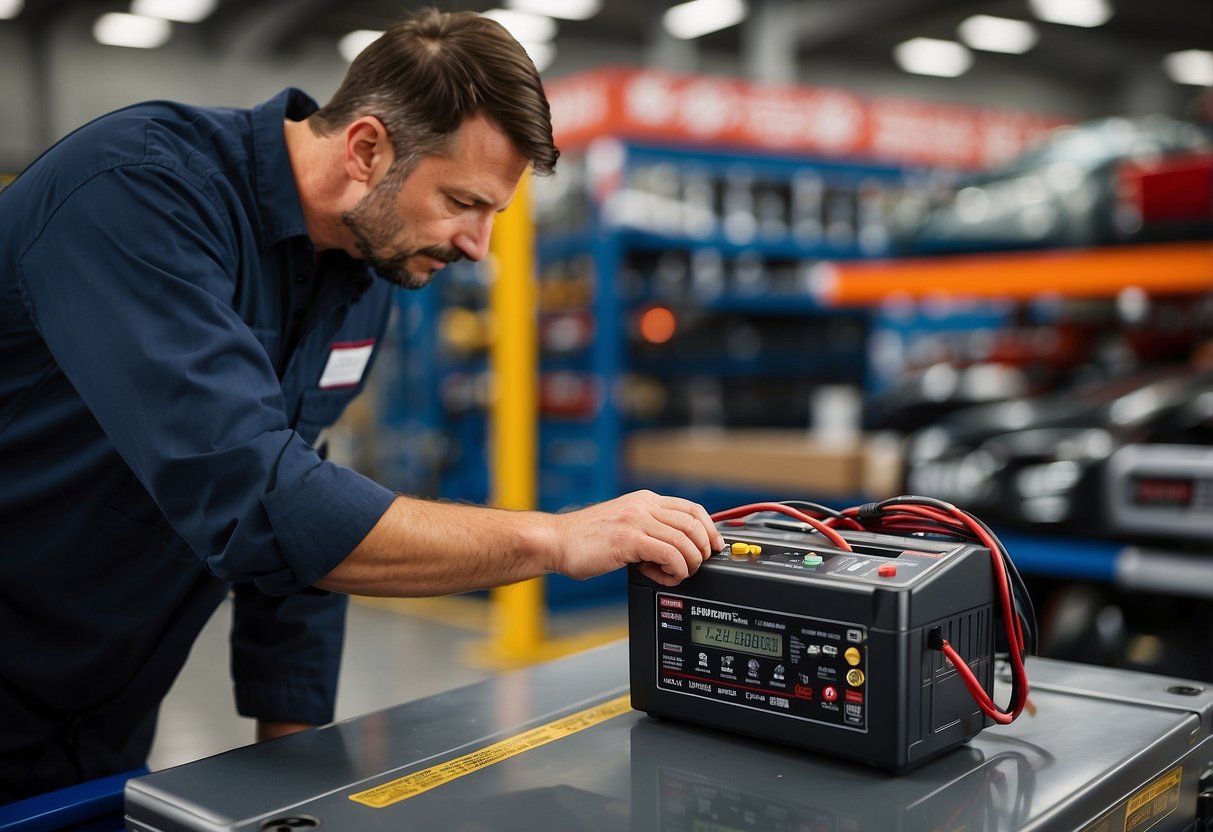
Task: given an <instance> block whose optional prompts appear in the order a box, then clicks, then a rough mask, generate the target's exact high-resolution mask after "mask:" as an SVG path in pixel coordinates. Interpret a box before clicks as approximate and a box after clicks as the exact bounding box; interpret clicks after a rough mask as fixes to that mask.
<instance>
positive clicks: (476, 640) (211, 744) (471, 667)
mask: <svg viewBox="0 0 1213 832" xmlns="http://www.w3.org/2000/svg"><path fill="white" fill-rule="evenodd" d="M230 616H231V611H230V608H229V605H228V604H226V603H225V604H223V605H222V606H221V607H220V608H219V609H218V610H217V611H216V613H215V615H214V616H213V617H212V618H211V621H210V622H209V623H208V624H207V626H206V628H205V629H204V631H203V632H202V635H201V636H200V637H199V639H198V641H197V642H196V643H195V645H194V649H193V651H192V652H191V654H190V658H189V661H188V662H187V663H186V666H185V668H184V670H183V671H182V673H181V675H180V676H179V677H178V679H177V682H176V684H175V685H174V686H173V689H172V690H171V691H170V693H169V695H168V697H167V698H166V699H165V701H164V703H163V706H162V708H161V711H160V721H159V726H158V729H157V733H156V739H155V742H154V743H153V746H152V752H151V755H150V758H149V761H148V765H149V767H150V768H151V769H152V770H153V771H155V770H159V769H163V768H168V767H170V766H175V765H179V764H181V763H186V762H190V761H192V760H197V759H200V758H202V757H208V756H211V755H213V754H218V753H220V752H222V751H227V750H229V749H232V748H237V747H239V746H242V745H248V744H249V743H251V742H253V741H254V722H253V720H251V719H245V718H243V717H240V716H237V714H236V709H235V705H234V703H233V699H232V687H231V680H230V676H229V674H228V646H227V633H228V626H229V621H230ZM487 619H488V602H487V601H484V600H480V599H475V598H467V597H463V598H448V599H416V600H410V601H377V600H372V599H357V598H355V599H353V600H352V601H351V603H350V610H349V616H348V621H347V626H346V645H345V655H344V659H343V662H342V667H341V677H340V682H339V688H338V695H337V711H336V719H337V720H339V721H340V720H344V719H349V718H351V717H355V716H360V715H362V714H365V713H369V712H371V711H376V710H381V709H383V708H388V707H391V706H393V705H398V704H400V703H401V702H407V701H410V700H413V699H419V698H422V697H425V696H429V695H431V694H434V693H440V692H442V691H445V690H451V689H453V688H456V687H461V686H463V685H468V684H472V683H474V682H478V681H481V680H484V679H487V678H489V677H490V676H492V675H493V674H494V673H497V672H500V671H499V670H495V669H492V668H490V667H488V666H485V665H484V664H479V665H478V664H477V663H476V662H475V661H474V658H473V656H474V655H475V654H477V653H478V652H481V651H480V648H483V646H484V645H485V644H486V643H487V640H488V635H487V632H486V630H487V625H486V621H487ZM548 633H549V635H550V636H551V637H552V638H559V639H566V640H573V639H575V640H576V641H577V642H578V643H583V645H582V646H590V645H591V644H594V643H601V642H602V641H604V640H610V639H611V638H615V637H621V636H622V635H624V634H625V633H626V609H625V607H623V606H622V605H606V606H601V607H594V608H591V609H587V610H581V611H578V612H574V613H558V614H555V615H550V616H549V617H548Z"/></svg>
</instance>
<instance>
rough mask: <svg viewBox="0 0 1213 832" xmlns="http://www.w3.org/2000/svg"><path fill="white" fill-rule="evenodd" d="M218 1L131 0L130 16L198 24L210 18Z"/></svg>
mask: <svg viewBox="0 0 1213 832" xmlns="http://www.w3.org/2000/svg"><path fill="white" fill-rule="evenodd" d="M217 5H219V3H218V0H132V2H131V14H138V15H142V16H143V17H159V18H161V19H163V20H175V21H177V22H178V23H198V22H199V21H201V20H206V18H208V17H210V14H211V12H213V11H214V10H215V7H216V6H217Z"/></svg>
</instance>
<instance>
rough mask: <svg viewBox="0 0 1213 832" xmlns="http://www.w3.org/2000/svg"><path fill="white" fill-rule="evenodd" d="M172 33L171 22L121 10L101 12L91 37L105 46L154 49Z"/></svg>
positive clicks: (161, 44) (163, 42)
mask: <svg viewBox="0 0 1213 832" xmlns="http://www.w3.org/2000/svg"><path fill="white" fill-rule="evenodd" d="M172 34H173V24H171V23H169V22H168V21H167V20H162V19H161V18H158V17H140V16H139V15H137V14H123V13H122V12H110V13H108V14H103V15H101V17H99V18H97V22H96V23H94V24H93V37H94V38H95V39H96V40H97V43H104V44H105V45H106V46H129V47H131V48H133V49H155V48H156V47H157V46H163V45H164V44H165V43H166V42H167V41H168V39H169V37H170V36H171V35H172Z"/></svg>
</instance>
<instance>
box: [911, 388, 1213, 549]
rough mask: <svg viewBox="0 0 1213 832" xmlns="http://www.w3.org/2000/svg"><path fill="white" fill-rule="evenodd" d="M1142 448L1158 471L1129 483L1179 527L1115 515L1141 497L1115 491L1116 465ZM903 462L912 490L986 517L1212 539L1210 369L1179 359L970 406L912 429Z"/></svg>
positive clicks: (1076, 529)
mask: <svg viewBox="0 0 1213 832" xmlns="http://www.w3.org/2000/svg"><path fill="white" fill-rule="evenodd" d="M1155 446H1157V447H1155ZM1141 447H1152V448H1154V451H1153V452H1147V453H1146V454H1144V455H1143V454H1140V453H1136V456H1138V457H1143V458H1145V459H1148V460H1150V461H1151V464H1153V465H1154V466H1155V467H1154V468H1151V469H1149V470H1148V471H1146V474H1143V475H1141V476H1138V478H1137V480H1134V479H1133V477H1132V476H1130V477H1128V478H1127V479H1126V480H1125V483H1124V488H1137V489H1141V488H1146V489H1150V488H1152V489H1154V491H1153V492H1151V491H1145V492H1142V493H1143V494H1144V495H1145V496H1146V497H1150V496H1151V495H1153V496H1154V497H1156V498H1157V499H1156V500H1155V505H1154V506H1153V507H1155V508H1159V509H1161V510H1163V512H1164V514H1163V517H1164V518H1165V517H1166V516H1167V515H1166V514H1165V512H1167V511H1170V512H1171V513H1172V514H1171V516H1173V517H1174V518H1175V519H1176V521H1177V522H1174V523H1169V524H1168V523H1166V522H1153V523H1147V524H1146V525H1145V526H1138V527H1134V526H1132V525H1130V526H1129V527H1128V528H1126V526H1125V524H1124V523H1123V522H1122V521H1123V518H1119V519H1118V518H1116V517H1113V516H1112V515H1113V513H1114V511H1116V510H1118V508H1117V507H1118V506H1120V507H1123V504H1124V503H1125V500H1126V499H1136V498H1135V497H1130V498H1126V497H1125V495H1124V493H1123V492H1122V491H1119V490H1115V489H1114V488H1110V487H1109V479H1108V478H1109V477H1110V476H1114V475H1115V476H1122V477H1123V476H1124V471H1123V470H1121V469H1123V468H1124V466H1123V465H1121V464H1114V465H1110V464H1109V463H1110V462H1111V461H1113V460H1117V461H1118V463H1119V461H1120V460H1122V459H1123V458H1124V457H1125V456H1126V453H1127V454H1129V455H1133V454H1134V453H1135V452H1134V451H1128V452H1126V451H1125V449H1128V448H1134V449H1140V448H1141ZM1118 454H1119V456H1118ZM905 459H906V471H905V483H904V486H905V489H906V491H907V492H909V493H913V494H923V495H928V496H932V497H938V498H940V499H943V500H947V501H948V502H951V503H955V504H956V505H959V506H962V507H963V508H965V509H968V510H969V511H972V512H973V513H974V514H976V515H977V516H979V517H982V518H983V519H986V520H988V521H989V522H991V523H995V524H1004V525H1011V526H1021V527H1032V528H1036V529H1049V530H1057V531H1065V532H1073V533H1076V534H1081V535H1083V536H1087V537H1104V536H1113V537H1125V536H1132V535H1134V534H1135V533H1136V532H1138V531H1140V532H1149V533H1150V534H1151V535H1157V534H1162V535H1169V534H1171V533H1173V536H1175V537H1182V538H1188V539H1213V511H1211V510H1210V509H1211V508H1213V506H1210V505H1205V504H1204V503H1202V502H1201V500H1204V501H1206V502H1207V501H1209V500H1210V499H1213V491H1211V489H1213V370H1211V369H1204V370H1193V369H1190V368H1188V367H1186V366H1172V367H1166V368H1162V369H1156V370H1151V371H1148V372H1144V373H1141V374H1138V375H1134V376H1131V377H1125V378H1122V379H1118V380H1116V381H1112V382H1108V383H1104V384H1099V385H1094V386H1091V387H1086V388H1080V389H1075V390H1070V391H1065V392H1060V393H1054V394H1050V395H1046V396H1040V397H1035V398H1025V399H1020V400H1015V401H1007V402H1002V403H999V404H995V405H988V406H981V407H975V408H970V409H967V410H963V411H960V412H957V413H954V414H952V415H951V416H949V417H947V418H945V419H943V420H941V421H940V422H939V423H938V424H937V425H935V426H932V427H929V428H925V429H923V430H920V431H917V432H915V433H913V434H911V435H910V436H909V438H908V439H907V444H906V455H905ZM1169 460H1182V461H1183V462H1182V464H1179V465H1178V466H1176V465H1175V464H1173V463H1169V462H1168V461H1169ZM1202 460H1203V461H1202ZM1168 465H1170V467H1169V468H1168ZM1168 471H1170V472H1171V473H1168ZM1140 473H1141V472H1140V471H1139V474H1140ZM1142 477H1144V479H1143V478H1142ZM1181 482H1182V483H1187V485H1177V484H1176V483H1181ZM1168 484H1169V485H1168ZM1168 487H1169V488H1170V490H1169V491H1165V493H1164V491H1162V490H1160V489H1167V488H1168ZM1181 492H1182V494H1181ZM1160 495H1161V496H1160ZM1202 495H1203V496H1202ZM1138 496H1140V495H1138ZM1162 496H1166V497H1167V500H1163V499H1162ZM1180 496H1182V497H1183V500H1180V499H1179V497H1180ZM1137 503H1138V504H1141V501H1140V500H1137ZM1147 508H1150V507H1149V506H1147ZM1149 516H1150V517H1154V518H1157V516H1158V515H1157V514H1156V513H1155V512H1149Z"/></svg>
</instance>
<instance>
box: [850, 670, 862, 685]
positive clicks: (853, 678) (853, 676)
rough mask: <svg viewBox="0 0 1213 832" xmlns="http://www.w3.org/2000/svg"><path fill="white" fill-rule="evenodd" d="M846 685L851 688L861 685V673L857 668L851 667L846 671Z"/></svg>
mask: <svg viewBox="0 0 1213 832" xmlns="http://www.w3.org/2000/svg"><path fill="white" fill-rule="evenodd" d="M847 684H848V685H850V686H851V687H853V688H857V687H859V686H860V685H862V684H863V671H862V670H860V669H859V668H858V667H853V668H851V669H850V670H848V671H847Z"/></svg>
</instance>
